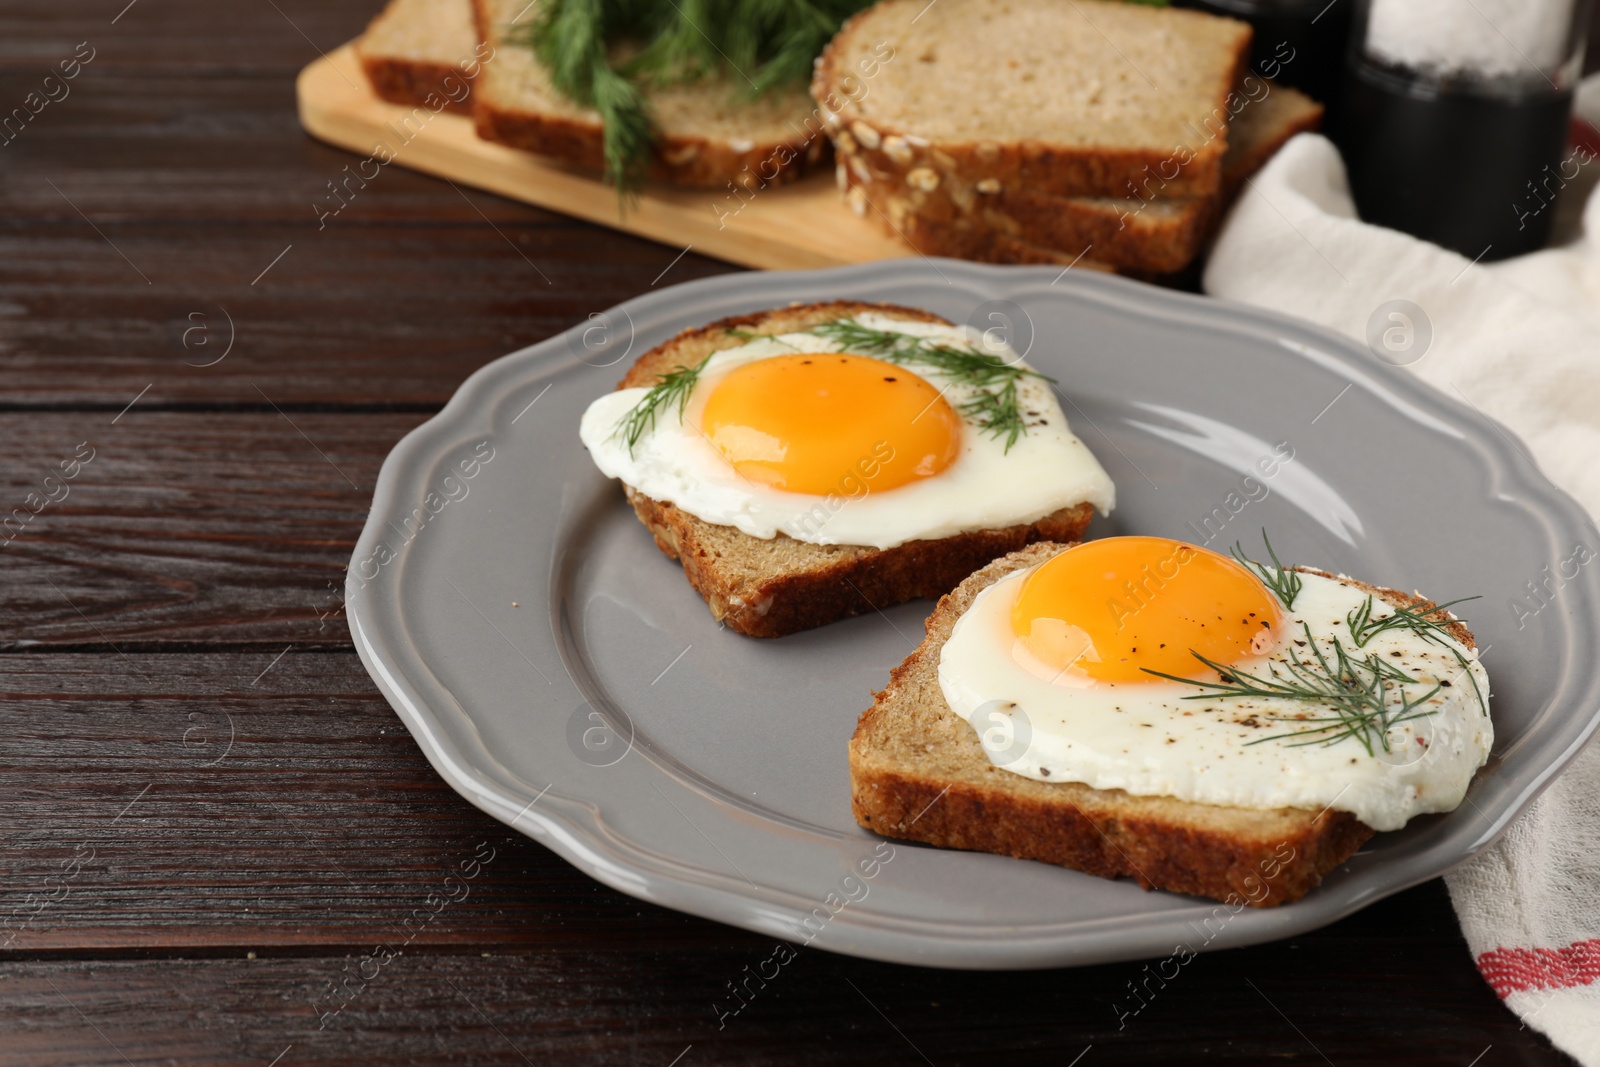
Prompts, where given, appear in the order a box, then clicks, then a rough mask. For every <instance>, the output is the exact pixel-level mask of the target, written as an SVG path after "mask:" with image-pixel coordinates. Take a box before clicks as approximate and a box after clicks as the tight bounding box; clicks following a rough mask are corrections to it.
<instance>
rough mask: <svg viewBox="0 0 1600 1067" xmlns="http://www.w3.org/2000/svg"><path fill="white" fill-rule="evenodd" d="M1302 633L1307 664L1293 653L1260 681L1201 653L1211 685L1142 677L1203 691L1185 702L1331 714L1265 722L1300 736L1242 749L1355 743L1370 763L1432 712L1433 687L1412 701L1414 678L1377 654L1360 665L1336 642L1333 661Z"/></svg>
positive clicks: (1261, 739) (1260, 740)
mask: <svg viewBox="0 0 1600 1067" xmlns="http://www.w3.org/2000/svg"><path fill="white" fill-rule="evenodd" d="M1301 626H1302V628H1303V629H1304V631H1305V635H1306V643H1307V645H1309V646H1310V648H1311V656H1310V658H1302V657H1301V656H1300V654H1299V653H1298V652H1297V651H1295V650H1294V649H1293V648H1291V649H1290V650H1289V660H1288V662H1287V663H1285V664H1283V665H1282V669H1281V670H1280V669H1279V666H1278V665H1276V664H1268V665H1267V673H1266V674H1265V675H1261V674H1251V673H1249V672H1247V671H1240V670H1236V669H1235V668H1233V667H1230V666H1227V665H1226V664H1222V663H1218V662H1216V661H1215V660H1212V659H1208V658H1207V657H1205V656H1202V655H1201V654H1200V653H1198V652H1196V653H1193V655H1194V658H1195V659H1197V660H1199V661H1200V662H1201V663H1202V664H1204V665H1205V666H1206V667H1208V668H1209V669H1211V670H1213V671H1215V672H1216V673H1217V676H1218V677H1219V678H1220V679H1221V681H1218V682H1208V681H1204V680H1200V679H1195V678H1183V677H1180V676H1178V675H1175V674H1164V673H1162V672H1161V671H1153V670H1150V669H1149V668H1146V669H1145V670H1146V673H1147V674H1153V675H1156V676H1157V677H1160V678H1165V679H1168V680H1169V681H1174V682H1182V683H1184V684H1185V685H1193V686H1198V687H1199V688H1201V689H1204V690H1206V691H1205V692H1203V693H1197V694H1195V695H1193V696H1187V697H1184V698H1183V699H1185V700H1209V699H1212V698H1213V697H1219V696H1221V697H1257V698H1261V699H1279V700H1297V701H1303V702H1306V703H1313V704H1322V705H1324V706H1325V707H1326V708H1327V709H1328V714H1326V715H1319V716H1314V717H1298V716H1293V715H1270V716H1265V717H1266V718H1268V719H1270V720H1272V721H1275V722H1285V723H1295V724H1296V726H1297V729H1293V730H1288V731H1285V732H1284V733H1278V734H1272V735H1271V736H1269V737H1258V738H1256V739H1255V740H1254V741H1248V742H1246V744H1247V745H1259V744H1263V743H1265V742H1267V741H1284V740H1289V739H1296V740H1295V742H1294V744H1293V745H1291V746H1289V747H1291V748H1297V747H1300V746H1303V745H1313V744H1327V745H1331V744H1335V743H1336V742H1339V741H1343V740H1344V739H1345V738H1352V737H1353V738H1355V739H1356V741H1357V742H1358V743H1360V745H1361V746H1362V747H1363V748H1365V749H1366V750H1367V755H1369V756H1371V755H1375V754H1376V750H1375V748H1374V742H1375V741H1376V744H1377V746H1378V747H1381V748H1382V749H1383V751H1385V752H1388V751H1390V748H1389V736H1388V735H1389V731H1390V730H1392V729H1393V728H1394V727H1396V726H1398V725H1399V724H1400V723H1403V722H1409V721H1411V720H1413V719H1421V718H1425V717H1427V716H1429V715H1432V714H1434V713H1435V711H1436V710H1437V709H1434V708H1427V707H1425V705H1426V704H1427V703H1428V701H1430V700H1432V699H1433V697H1434V696H1435V695H1437V694H1438V692H1439V690H1440V688H1441V687H1440V686H1439V685H1438V684H1435V685H1434V687H1433V688H1432V689H1429V690H1428V691H1427V692H1425V693H1423V694H1422V695H1420V696H1413V695H1411V694H1410V693H1408V692H1407V691H1406V689H1405V686H1406V685H1408V684H1415V683H1416V682H1417V679H1415V678H1412V677H1411V676H1410V675H1408V674H1406V673H1405V672H1404V671H1401V670H1399V669H1398V668H1396V667H1394V666H1392V665H1390V664H1388V663H1385V662H1384V661H1383V658H1382V657H1381V656H1379V655H1378V654H1377V653H1371V654H1369V655H1367V656H1365V657H1362V658H1358V657H1355V656H1352V655H1351V654H1350V652H1349V651H1348V650H1347V649H1346V648H1345V646H1344V643H1343V642H1342V641H1340V640H1339V639H1338V638H1337V637H1336V638H1334V639H1333V656H1332V659H1331V660H1330V659H1329V657H1328V655H1327V654H1326V653H1324V652H1323V650H1322V646H1321V645H1319V644H1318V643H1317V642H1316V640H1315V639H1314V638H1313V637H1312V636H1311V627H1310V626H1309V625H1307V624H1305V623H1302V624H1301ZM1391 693H1393V694H1396V695H1398V697H1399V700H1398V702H1395V701H1391V700H1390V694H1391Z"/></svg>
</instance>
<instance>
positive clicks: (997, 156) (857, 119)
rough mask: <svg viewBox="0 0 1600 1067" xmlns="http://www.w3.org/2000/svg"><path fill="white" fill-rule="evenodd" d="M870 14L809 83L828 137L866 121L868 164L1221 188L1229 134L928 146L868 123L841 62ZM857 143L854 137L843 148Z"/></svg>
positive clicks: (1065, 187) (1246, 42)
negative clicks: (893, 148) (1123, 141)
mask: <svg viewBox="0 0 1600 1067" xmlns="http://www.w3.org/2000/svg"><path fill="white" fill-rule="evenodd" d="M874 10H875V9H874V8H871V7H869V8H866V9H864V10H862V11H860V12H858V13H857V14H855V15H853V16H852V17H851V18H849V19H848V20H846V22H845V23H844V25H843V26H842V27H841V28H840V30H839V32H838V33H837V34H836V35H835V36H834V38H833V40H832V41H831V42H829V44H828V46H827V47H826V48H824V49H823V51H822V55H821V56H819V57H818V58H817V63H816V69H815V73H814V75H813V77H812V81H811V95H812V96H813V97H814V98H815V99H816V100H818V101H819V102H820V103H821V104H822V105H823V106H824V107H825V108H827V109H828V110H829V111H830V112H832V113H833V114H834V115H835V116H836V119H835V120H834V121H832V122H831V123H830V133H831V135H832V136H834V137H835V138H836V139H837V138H838V137H840V135H841V134H844V135H848V134H849V129H850V127H851V125H852V124H853V123H861V124H863V125H868V124H869V122H870V126H869V128H870V129H871V130H872V131H873V132H874V133H876V134H877V135H878V136H877V140H878V141H879V145H878V146H877V147H876V148H873V149H863V151H864V152H865V154H866V155H867V157H868V158H869V159H870V161H871V162H872V164H873V166H875V167H879V168H882V169H885V170H887V171H889V172H892V173H893V172H898V173H901V174H908V173H910V172H911V171H913V170H915V169H917V168H919V167H928V168H932V169H934V170H936V171H940V172H943V173H947V174H950V175H954V176H958V177H960V178H961V179H963V180H965V181H967V182H971V183H975V182H978V181H983V180H986V179H992V180H996V181H999V182H1000V183H1001V184H1003V185H1011V184H1017V185H1019V186H1022V187H1025V188H1029V189H1033V190H1036V191H1037V192H1040V193H1051V194H1056V195H1060V196H1115V197H1120V196H1129V195H1134V194H1135V193H1136V192H1137V191H1138V190H1141V189H1146V188H1148V187H1149V185H1150V183H1151V182H1152V181H1155V182H1156V183H1158V184H1157V186H1156V189H1157V190H1158V191H1159V193H1160V195H1162V196H1209V195H1210V194H1212V193H1215V192H1217V191H1218V190H1219V189H1221V188H1222V159H1223V156H1224V154H1225V153H1226V152H1227V138H1226V136H1222V137H1212V138H1209V139H1207V140H1205V141H1203V142H1202V143H1200V144H1199V145H1198V146H1172V147H1170V148H1165V149H1162V150H1160V151H1155V150H1141V149H1116V148H1107V147H1104V146H1092V145H1085V146H1070V145H1052V144H1047V143H1043V142H1039V141H1007V142H995V141H983V142H978V141H970V142H962V143H955V142H950V141H943V142H940V143H938V144H928V143H927V142H926V141H924V140H923V139H922V138H920V137H917V136H916V133H917V131H915V130H900V129H893V128H889V126H888V125H887V124H886V123H883V122H882V121H881V120H879V119H877V118H871V119H870V120H869V118H868V116H866V115H865V114H863V112H862V110H861V108H860V107H859V106H858V105H857V103H856V101H855V94H854V93H853V92H852V91H851V90H850V81H851V79H853V78H854V75H852V74H851V72H850V69H849V64H848V62H846V61H845V58H844V57H845V56H846V54H847V53H848V52H849V51H850V49H851V47H852V38H853V37H854V35H856V34H858V33H864V32H868V31H869V29H870V28H871V27H872V25H873V22H874V19H875V17H876V16H875V15H874ZM1250 39H1251V35H1250V32H1249V28H1248V27H1242V28H1241V31H1240V33H1239V34H1238V36H1237V40H1236V41H1235V42H1234V45H1235V54H1234V56H1233V61H1232V74H1231V76H1230V77H1229V78H1228V79H1226V80H1225V81H1224V82H1223V83H1221V90H1222V91H1221V92H1219V94H1218V96H1217V99H1216V100H1215V101H1214V107H1213V110H1214V112H1218V111H1223V109H1225V108H1226V104H1227V97H1228V87H1230V86H1232V85H1234V84H1235V83H1237V82H1238V80H1239V79H1240V78H1241V77H1242V76H1243V75H1244V74H1245V73H1247V72H1248V70H1249V61H1250V56H1249V52H1250ZM890 43H891V44H892V43H893V42H890ZM879 76H880V77H882V76H883V75H879ZM1223 113H1225V112H1223ZM908 135H909V136H908ZM889 138H894V139H896V141H897V147H899V148H900V149H901V151H900V152H899V153H898V159H896V158H893V157H891V156H890V155H889V154H888V153H887V152H886V151H885V149H884V144H885V143H886V142H887V141H888V139H889ZM857 143H858V142H855V141H854V140H853V139H852V141H851V142H847V145H846V146H847V147H848V146H849V145H853V144H857ZM1180 148H1183V149H1184V150H1186V151H1187V152H1188V153H1189V156H1190V158H1189V159H1188V160H1186V161H1185V160H1182V159H1180V158H1179V156H1178V151H1179V149H1180ZM1163 170H1171V171H1172V174H1171V175H1170V176H1168V175H1166V174H1164V173H1160V172H1162V171H1163Z"/></svg>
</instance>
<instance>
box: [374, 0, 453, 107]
mask: <svg viewBox="0 0 1600 1067" xmlns="http://www.w3.org/2000/svg"><path fill="white" fill-rule="evenodd" d="M481 40H482V39H481V38H480V37H479V36H478V29H477V26H476V25H474V23H473V19H472V4H471V0H389V3H388V4H387V5H385V6H384V9H383V11H381V12H380V13H379V14H378V16H377V17H376V18H374V19H373V20H372V22H371V23H369V24H368V26H367V31H366V33H364V34H362V35H361V37H360V39H359V40H357V41H356V55H357V56H358V57H359V58H360V60H361V69H362V71H363V72H364V73H365V74H366V76H367V81H369V82H371V83H372V91H373V92H374V93H376V94H377V95H378V96H379V98H380V99H383V100H387V101H389V102H390V103H391V104H414V105H418V106H422V107H431V106H433V105H434V103H435V102H438V101H443V105H442V109H443V110H448V111H454V112H458V113H460V114H470V113H471V111H472V105H471V103H470V102H469V97H470V93H471V86H472V82H473V80H474V79H475V78H476V77H477V75H478V73H479V71H480V67H481V64H482V61H483V58H484V55H485V51H484V50H482V49H480V43H481Z"/></svg>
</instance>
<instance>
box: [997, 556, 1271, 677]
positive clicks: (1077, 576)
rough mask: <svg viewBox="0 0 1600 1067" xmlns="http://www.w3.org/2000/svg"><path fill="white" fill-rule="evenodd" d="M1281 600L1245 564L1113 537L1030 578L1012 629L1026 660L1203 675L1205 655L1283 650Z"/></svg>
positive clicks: (1128, 673)
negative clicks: (1280, 640) (1279, 641)
mask: <svg viewBox="0 0 1600 1067" xmlns="http://www.w3.org/2000/svg"><path fill="white" fill-rule="evenodd" d="M1281 622H1282V613H1281V612H1280V611H1279V608H1278V601H1277V598H1276V597H1275V596H1274V595H1273V593H1272V592H1271V591H1270V590H1269V589H1268V588H1267V587H1266V586H1265V585H1264V584H1262V582H1261V580H1260V579H1259V578H1258V577H1257V576H1256V575H1254V574H1252V573H1251V572H1250V571H1249V570H1248V569H1247V568H1245V567H1244V566H1242V565H1241V564H1239V563H1238V562H1237V561H1235V560H1232V559H1229V558H1228V557H1227V556H1222V555H1218V554H1217V553H1215V552H1212V551H1211V550H1210V549H1205V548H1199V547H1197V546H1195V545H1188V544H1184V543H1183V542H1181V541H1172V540H1168V539H1167V538H1164V537H1107V538H1103V539H1101V540H1099V541H1088V542H1085V543H1084V544H1081V545H1078V546H1077V547H1075V548H1069V549H1067V550H1066V551H1065V552H1062V553H1061V554H1059V555H1057V556H1054V557H1052V558H1051V559H1049V560H1047V561H1046V562H1044V563H1042V564H1040V565H1039V567H1038V568H1036V569H1035V570H1034V571H1033V573H1032V574H1030V575H1028V577H1027V578H1025V579H1024V580H1023V584H1022V590H1021V592H1020V593H1019V594H1018V596H1017V600H1016V603H1015V604H1013V605H1012V608H1011V627H1012V630H1013V631H1014V633H1015V634H1016V638H1017V642H1018V644H1019V645H1020V646H1021V647H1022V648H1023V649H1025V650H1026V653H1027V655H1028V657H1029V658H1032V659H1033V660H1035V661H1037V662H1038V663H1042V664H1043V665H1044V666H1045V667H1047V668H1050V669H1053V670H1056V671H1059V672H1071V673H1072V674H1076V675H1079V676H1087V677H1089V678H1092V679H1096V680H1099V681H1108V682H1154V681H1158V680H1159V679H1156V678H1154V677H1152V676H1151V675H1149V674H1147V673H1145V672H1146V671H1147V670H1151V671H1160V672H1162V673H1165V674H1175V675H1178V676H1180V677H1197V676H1199V675H1200V674H1202V673H1205V668H1204V667H1203V666H1202V665H1201V664H1200V663H1199V662H1198V661H1197V660H1196V659H1195V658H1194V653H1196V652H1198V653H1200V654H1201V655H1202V656H1205V657H1206V658H1207V659H1210V660H1212V661H1214V662H1217V663H1223V664H1231V663H1237V662H1239V661H1240V660H1243V659H1246V658H1248V657H1250V656H1255V655H1260V654H1262V653H1264V652H1267V651H1269V650H1270V649H1272V648H1273V647H1275V646H1276V644H1277V636H1276V635H1277V631H1278V629H1279V624H1280V623H1281Z"/></svg>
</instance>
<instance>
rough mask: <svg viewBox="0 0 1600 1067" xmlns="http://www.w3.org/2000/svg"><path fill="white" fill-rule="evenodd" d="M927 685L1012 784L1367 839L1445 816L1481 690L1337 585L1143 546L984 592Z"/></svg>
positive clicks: (1178, 546)
mask: <svg viewBox="0 0 1600 1067" xmlns="http://www.w3.org/2000/svg"><path fill="white" fill-rule="evenodd" d="M1291 573H1293V574H1294V577H1293V578H1291V577H1290V574H1291ZM1264 579H1265V580H1264ZM1269 581H1270V583H1271V584H1269ZM1296 584H1298V589H1295V588H1293V587H1294V586H1295V585H1296ZM1201 657H1204V662H1202V659H1201ZM1341 657H1342V658H1341ZM938 675H939V685H940V688H941V690H942V691H943V693H944V697H945V700H946V702H947V703H948V704H949V705H950V708H951V710H952V711H954V712H955V713H956V714H957V715H959V716H961V717H962V718H963V719H965V720H966V721H967V722H968V723H970V724H971V725H972V726H973V728H974V729H975V730H976V731H977V732H978V735H979V740H980V741H981V742H982V743H983V746H984V749H985V751H986V752H987V753H988V755H989V759H990V761H991V762H993V763H994V764H995V765H996V766H1000V767H1004V768H1005V769H1007V770H1009V771H1013V772H1015V773H1017V774H1021V775H1024V776H1026V777H1029V778H1034V779H1037V780H1040V781H1051V782H1082V783H1084V784H1086V785H1089V786H1091V787H1093V788H1096V789H1122V790H1125V791H1127V792H1129V793H1132V794H1135V795H1138V796H1171V797H1177V798H1179V799H1182V800H1189V801H1196V802H1200V803H1207V804H1218V805H1229V806H1237V807H1245V808H1279V807H1289V808H1309V809H1311V810H1323V809H1326V808H1333V809H1335V810H1340V811H1348V812H1351V813H1352V814H1354V815H1355V816H1356V817H1357V818H1359V819H1360V820H1361V821H1362V822H1364V823H1366V824H1367V825H1368V826H1371V827H1372V828H1374V829H1376V830H1396V829H1399V828H1400V827H1401V826H1404V825H1405V823H1406V821H1407V820H1408V819H1410V818H1411V817H1412V816H1413V815H1417V814H1420V813H1423V812H1437V811H1449V810H1452V809H1454V808H1455V807H1456V806H1457V805H1459V804H1460V803H1461V799H1462V797H1463V796H1464V795H1465V793H1466V789H1467V785H1468V783H1469V782H1470V781H1471V780H1472V776H1473V774H1474V772H1475V771H1476V770H1477V769H1478V768H1479V767H1481V766H1482V765H1483V764H1484V763H1485V761H1486V760H1487V759H1488V755H1489V750H1490V747H1491V746H1492V745H1493V743H1494V728H1493V725H1492V724H1491V722H1490V719H1489V712H1488V698H1489V679H1488V676H1487V675H1486V674H1485V672H1484V669H1483V666H1482V664H1480V663H1479V662H1478V656H1477V653H1476V652H1475V651H1473V650H1472V649H1470V648H1468V647H1466V646H1465V645H1464V644H1462V643H1460V642H1459V641H1457V640H1456V639H1455V638H1454V637H1453V636H1451V635H1450V634H1448V633H1447V632H1445V631H1444V630H1443V629H1442V628H1440V627H1437V626H1429V625H1427V624H1426V623H1417V624H1406V622H1405V617H1404V616H1397V613H1396V611H1395V609H1394V608H1393V607H1391V606H1390V605H1388V604H1387V603H1385V602H1384V601H1383V600H1382V599H1380V598H1377V597H1374V596H1371V595H1369V594H1368V593H1367V592H1366V591H1365V590H1363V589H1361V588H1360V587H1359V586H1357V585H1356V584H1355V583H1354V582H1353V581H1352V580H1351V579H1347V578H1340V577H1330V576H1325V575H1321V574H1316V573H1296V572H1289V571H1283V570H1279V569H1278V568H1276V567H1271V566H1261V565H1252V566H1246V565H1244V564H1243V563H1241V562H1239V561H1238V560H1235V559H1232V558H1229V557H1227V556H1223V555H1220V554H1218V553H1216V552H1213V551H1211V550H1209V549H1205V548H1200V547H1197V546H1194V545H1188V544H1184V543H1182V542H1178V541H1173V540H1168V539H1166V538H1159V537H1111V538H1104V539H1101V540H1098V541H1090V542H1086V543H1084V544H1081V545H1078V546H1075V547H1073V548H1069V549H1067V550H1065V551H1063V552H1061V553H1059V554H1057V555H1055V556H1053V557H1051V558H1050V559H1048V560H1046V561H1045V562H1043V563H1040V564H1038V565H1037V566H1034V567H1031V568H1028V569H1026V570H1023V571H1020V572H1018V573H1015V574H1011V575H1008V576H1006V577H1005V578H1003V579H1002V580H1000V581H998V582H995V583H994V584H993V585H991V586H989V587H988V588H986V589H984V590H983V591H982V592H981V593H979V594H978V596H977V597H976V598H975V599H974V600H973V603H972V605H971V607H970V608H968V610H967V611H966V612H965V613H963V615H962V616H961V618H960V619H959V620H957V622H956V625H955V627H954V629H953V631H952V633H951V635H950V638H949V640H948V641H947V642H946V643H945V645H944V647H943V649H942V651H941V654H940V659H939V671H938ZM1275 687H1276V688H1275ZM1356 687H1364V689H1365V691H1366V693H1367V694H1368V697H1369V698H1370V699H1366V698H1363V697H1361V696H1360V695H1359V694H1355V693H1354V692H1353V690H1354V689H1355V688H1356ZM1240 690H1249V692H1247V693H1241V692H1239V691H1240ZM1330 692H1337V693H1339V696H1338V697H1337V698H1332V699H1330V698H1329V697H1327V696H1326V694H1327V693H1330ZM1319 694H1322V695H1320V696H1319ZM1373 694H1381V695H1379V696H1374V695H1373ZM1380 709H1381V710H1380Z"/></svg>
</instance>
